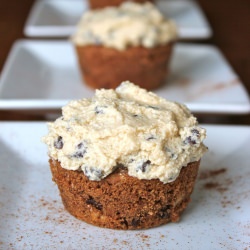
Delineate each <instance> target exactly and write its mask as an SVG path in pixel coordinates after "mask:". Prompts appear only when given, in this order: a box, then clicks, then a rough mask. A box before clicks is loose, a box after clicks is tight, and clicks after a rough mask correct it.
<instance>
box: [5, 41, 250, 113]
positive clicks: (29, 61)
mask: <svg viewBox="0 0 250 250" xmlns="http://www.w3.org/2000/svg"><path fill="white" fill-rule="evenodd" d="M172 59H173V60H172V62H171V65H170V74H169V79H168V84H165V85H164V86H162V87H160V88H158V89H157V90H155V92H156V93H157V94H159V95H160V96H162V97H164V98H167V99H169V100H173V101H178V102H182V103H186V104H187V105H188V107H189V108H190V109H191V110H192V111H193V112H202V113H209V112H213V113H230V114H238V113H249V112H250V101H249V97H248V94H247V92H246V90H245V89H244V87H243V84H242V83H241V82H240V80H239V79H238V77H237V75H236V74H235V73H234V72H233V70H232V69H231V67H230V66H229V65H228V63H227V62H226V61H225V59H224V57H223V56H222V55H221V53H220V52H219V51H218V49H216V48H215V47H213V46H207V45H194V44H177V45H176V46H175V49H174V53H173V58H172ZM93 94H94V91H93V90H92V89H90V88H88V87H87V86H86V85H85V84H83V82H82V79H81V74H80V71H79V68H78V62H77V58H76V54H75V51H74V48H73V46H72V44H71V43H70V42H67V41H38V40H37V41H29V40H20V41H18V42H16V43H15V45H14V47H13V49H12V50H11V53H10V55H9V58H8V60H7V62H6V64H5V66H4V69H3V72H2V75H1V78H0V109H60V108H61V107H62V106H63V105H65V104H66V103H67V102H68V101H69V100H71V99H80V98H83V97H91V96H92V95H93Z"/></svg>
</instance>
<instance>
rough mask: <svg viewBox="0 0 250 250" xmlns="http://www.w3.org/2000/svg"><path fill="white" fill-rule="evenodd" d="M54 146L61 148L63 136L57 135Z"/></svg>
mask: <svg viewBox="0 0 250 250" xmlns="http://www.w3.org/2000/svg"><path fill="white" fill-rule="evenodd" d="M54 147H55V148H57V149H62V148H63V138H62V137H61V136H58V137H57V139H56V141H54Z"/></svg>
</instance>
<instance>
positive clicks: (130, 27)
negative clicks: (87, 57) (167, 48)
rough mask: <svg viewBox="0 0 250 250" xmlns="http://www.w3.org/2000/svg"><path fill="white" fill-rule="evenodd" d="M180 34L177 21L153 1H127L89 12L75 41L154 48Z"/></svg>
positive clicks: (78, 28) (112, 46)
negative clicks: (165, 13) (163, 12)
mask: <svg viewBox="0 0 250 250" xmlns="http://www.w3.org/2000/svg"><path fill="white" fill-rule="evenodd" d="M176 38H177V31H176V26H175V24H174V23H173V22H172V21H170V20H167V19H166V18H165V17H164V16H163V15H162V14H161V12H160V11H159V10H158V9H157V8H156V7H155V5H153V4H152V3H149V2H147V3H145V4H138V3H134V2H124V3H123V4H121V5H120V6H119V7H107V8H104V9H99V10H89V11H87V12H85V13H84V14H83V16H82V18H81V20H80V22H79V23H78V25H77V28H76V32H75V34H74V35H73V36H72V41H73V43H75V44H76V45H93V44H94V45H104V46H106V47H111V48H115V49H118V50H124V49H126V48H127V47H128V46H143V47H146V48H152V47H155V46H157V45H164V44H167V43H168V42H170V41H173V40H175V39H176Z"/></svg>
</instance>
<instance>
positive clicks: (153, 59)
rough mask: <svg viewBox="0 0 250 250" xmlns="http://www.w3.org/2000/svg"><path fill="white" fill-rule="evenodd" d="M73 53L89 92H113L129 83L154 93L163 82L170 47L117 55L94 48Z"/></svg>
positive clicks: (131, 48)
mask: <svg viewBox="0 0 250 250" xmlns="http://www.w3.org/2000/svg"><path fill="white" fill-rule="evenodd" d="M76 50H77V54H78V58H79V65H80V67H81V69H82V74H83V75H82V77H83V78H84V80H85V82H86V83H88V85H89V86H91V87H92V88H107V89H108V88H116V87H117V85H118V84H119V83H120V82H122V81H124V80H127V79H129V80H130V81H132V82H136V83H137V84H138V85H139V86H142V87H143V88H146V89H155V88H157V87H159V86H160V85H162V84H163V83H164V82H165V80H166V74H167V70H168V64H169V59H170V56H171V52H172V43H168V44H166V45H162V46H157V47H155V48H150V49H148V48H144V47H142V46H141V47H129V48H127V49H126V50H124V51H119V52H118V51H117V50H116V49H113V48H105V47H103V46H94V45H89V46H76ZM128 65H129V66H128ZM107 72H110V73H107Z"/></svg>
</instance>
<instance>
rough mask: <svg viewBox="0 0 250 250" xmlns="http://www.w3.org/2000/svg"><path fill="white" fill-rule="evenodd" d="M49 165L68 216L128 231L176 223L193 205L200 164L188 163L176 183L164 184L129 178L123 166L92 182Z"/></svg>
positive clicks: (51, 164)
mask: <svg viewBox="0 0 250 250" xmlns="http://www.w3.org/2000/svg"><path fill="white" fill-rule="evenodd" d="M49 162H50V168H51V172H52V176H53V180H54V181H55V182H56V184H57V185H58V188H59V191H60V195H61V198H62V201H63V204H64V206H65V208H66V210H68V212H69V213H71V214H72V215H73V216H75V217H76V218H78V219H80V220H83V221H85V222H87V223H90V224H93V225H96V226H99V227H106V228H113V229H125V230H126V229H146V228H151V227H156V226H159V225H162V224H166V223H168V222H177V221H178V220H179V219H180V215H181V213H182V212H183V210H184V209H185V208H186V207H187V205H188V203H189V201H190V195H191V193H192V191H193V187H194V183H195V179H196V176H197V172H198V168H199V162H192V163H189V164H188V166H187V167H183V168H182V170H181V172H180V175H179V176H178V178H177V179H176V180H175V181H174V182H171V183H167V184H164V183H162V182H161V181H159V180H158V179H154V180H139V179H138V178H135V177H132V176H129V175H128V174H127V169H126V168H124V167H122V166H119V167H118V168H117V169H116V171H115V172H113V173H111V174H110V175H109V176H108V177H106V178H104V179H102V180H101V181H90V180H89V179H88V178H87V177H86V176H85V175H84V173H83V172H80V171H71V170H66V169H64V168H62V167H61V165H60V162H58V161H56V160H50V161H49Z"/></svg>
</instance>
